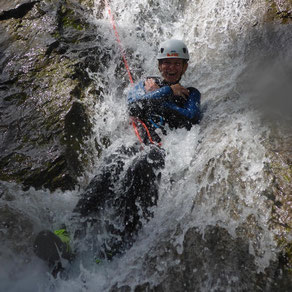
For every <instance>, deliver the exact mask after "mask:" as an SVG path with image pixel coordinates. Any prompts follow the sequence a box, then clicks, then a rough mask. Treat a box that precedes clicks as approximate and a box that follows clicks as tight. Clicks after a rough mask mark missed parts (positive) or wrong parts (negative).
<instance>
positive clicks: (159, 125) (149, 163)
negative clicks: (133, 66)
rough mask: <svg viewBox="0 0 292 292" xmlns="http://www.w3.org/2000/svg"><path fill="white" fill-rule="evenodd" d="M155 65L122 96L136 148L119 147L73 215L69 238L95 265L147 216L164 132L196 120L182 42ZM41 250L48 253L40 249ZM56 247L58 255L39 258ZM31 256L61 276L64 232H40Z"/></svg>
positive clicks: (68, 255)
mask: <svg viewBox="0 0 292 292" xmlns="http://www.w3.org/2000/svg"><path fill="white" fill-rule="evenodd" d="M157 59H158V69H159V71H160V73H161V78H159V77H149V78H146V80H144V81H140V82H139V83H138V84H136V85H135V86H134V87H133V88H132V90H131V91H130V92H129V95H128V109H129V114H130V117H131V122H132V125H133V127H134V130H135V133H136V135H137V137H138V140H139V143H140V146H139V143H136V144H135V145H133V146H131V147H125V146H121V147H120V148H118V149H117V150H116V151H114V152H113V153H112V154H111V155H110V156H109V157H106V158H105V160H104V161H103V162H102V163H101V168H100V169H99V170H98V173H97V175H96V176H95V177H94V178H93V180H92V181H91V182H90V184H89V185H88V187H87V188H86V190H85V192H84V193H83V194H82V195H81V197H80V199H79V201H78V203H77V205H76V207H75V208H74V210H73V216H72V218H73V219H72V220H73V221H74V222H75V223H74V226H76V230H75V232H74V238H76V239H77V242H79V243H80V242H81V241H80V239H81V238H85V239H86V244H87V245H88V249H91V250H92V253H93V254H95V255H96V258H97V261H99V260H100V259H108V260H110V259H111V258H112V257H113V256H115V255H117V254H121V253H123V252H124V251H125V250H126V249H128V248H129V247H131V246H132V244H133V242H134V240H135V237H136V235H137V232H138V230H139V229H140V228H141V227H142V225H143V223H144V222H145V221H147V220H149V219H150V218H151V217H152V216H153V206H155V205H156V204H157V200H158V187H159V179H160V176H161V170H162V169H163V168H164V163H165V151H164V149H163V147H162V145H161V140H162V139H161V137H162V135H166V134H167V130H168V129H170V130H172V129H177V128H186V129H188V130H189V129H190V128H191V127H192V125H193V124H196V123H198V122H199V121H200V118H201V112H200V92H199V91H198V90H197V89H196V88H194V87H184V86H182V85H181V84H180V80H181V78H182V76H183V74H184V73H185V72H186V70H187V68H188V61H189V53H188V49H187V47H186V45H185V44H184V42H183V41H181V40H176V39H172V40H168V41H166V42H164V43H162V44H161V46H160V48H159V52H158V56H157ZM141 145H142V147H141ZM58 232H59V234H58ZM58 235H59V237H58ZM60 235H61V236H62V237H63V238H61V237H60ZM48 237H50V238H51V239H50V240H47V238H48ZM54 241H55V242H56V243H54ZM60 241H62V242H63V246H62V243H61V242H60ZM46 244H48V245H50V247H48V248H45V247H44V245H46ZM77 245H78V244H77ZM56 247H57V249H58V252H44V250H53V249H54V248H55V249H56ZM76 249H77V250H78V247H77V248H76ZM80 249H81V248H80ZM34 250H35V253H36V254H37V255H38V256H39V257H41V258H42V259H44V260H45V261H47V262H48V263H49V265H50V267H51V268H52V273H53V275H57V273H58V272H59V271H62V270H63V267H62V264H61V260H60V256H61V257H62V258H65V259H68V260H69V261H72V260H73V259H74V256H72V254H73V252H70V248H69V247H68V235H67V236H66V229H61V233H60V230H59V231H57V232H55V234H54V233H52V232H50V231H47V230H46V231H42V232H40V233H39V234H38V236H37V238H36V240H35V244H34ZM52 254H53V256H52Z"/></svg>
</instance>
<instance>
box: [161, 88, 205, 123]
mask: <svg viewBox="0 0 292 292" xmlns="http://www.w3.org/2000/svg"><path fill="white" fill-rule="evenodd" d="M188 90H189V93H190V94H189V97H188V99H187V101H186V102H185V104H184V106H183V107H180V106H178V105H177V104H176V103H175V102H165V103H164V106H165V107H167V108H169V109H171V110H172V111H174V113H176V114H178V115H179V116H181V117H182V118H184V119H187V120H189V121H190V122H191V123H192V124H195V123H197V122H198V121H199V120H200V117H201V110H200V103H201V94H200V92H199V91H198V90H197V89H196V88H193V87H189V88H188Z"/></svg>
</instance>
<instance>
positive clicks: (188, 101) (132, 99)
mask: <svg viewBox="0 0 292 292" xmlns="http://www.w3.org/2000/svg"><path fill="white" fill-rule="evenodd" d="M157 59H158V69H159V71H160V73H161V76H162V78H163V79H162V81H160V80H159V79H158V78H147V79H146V80H145V82H139V83H138V84H137V85H136V86H135V87H134V89H133V90H132V91H131V92H130V94H129V97H128V104H129V112H130V115H131V116H134V117H135V119H134V122H133V123H134V127H137V128H138V127H139V130H140V131H139V132H138V131H137V135H138V137H139V138H140V140H142V141H143V142H144V143H146V144H149V142H150V143H152V142H151V140H152V141H153V142H156V143H160V141H161V138H160V136H159V135H158V134H157V132H159V131H158V130H157V129H160V132H161V131H162V133H164V134H166V131H165V125H166V124H168V126H169V127H170V128H183V127H185V128H187V129H188V130H189V129H190V128H191V126H192V124H195V123H198V122H199V120H200V92H199V91H198V90H197V89H195V88H193V87H189V88H185V87H183V86H182V85H181V84H180V83H179V82H180V80H181V78H182V76H183V74H184V73H185V72H186V70H187V68H188V60H189V53H188V49H187V47H186V45H185V44H184V43H183V42H182V41H180V40H169V41H166V42H164V43H163V44H161V46H160V49H159V53H158V56H157ZM148 131H149V132H148ZM141 135H142V137H141Z"/></svg>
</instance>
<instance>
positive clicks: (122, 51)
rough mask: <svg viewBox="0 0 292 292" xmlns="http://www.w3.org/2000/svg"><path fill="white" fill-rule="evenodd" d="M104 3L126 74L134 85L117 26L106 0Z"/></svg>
mask: <svg viewBox="0 0 292 292" xmlns="http://www.w3.org/2000/svg"><path fill="white" fill-rule="evenodd" d="M105 5H106V7H107V10H108V14H109V17H110V20H111V23H112V26H113V30H114V32H115V36H116V39H117V42H118V44H119V48H120V52H121V54H122V58H123V61H124V64H125V67H126V70H127V72H128V76H129V79H130V82H131V84H132V85H134V81H133V78H132V74H131V71H130V68H129V65H128V62H127V59H126V54H125V50H124V48H123V45H122V42H121V40H120V37H119V34H118V31H117V27H116V24H115V20H114V17H113V15H112V12H111V8H110V6H109V4H108V2H107V0H105Z"/></svg>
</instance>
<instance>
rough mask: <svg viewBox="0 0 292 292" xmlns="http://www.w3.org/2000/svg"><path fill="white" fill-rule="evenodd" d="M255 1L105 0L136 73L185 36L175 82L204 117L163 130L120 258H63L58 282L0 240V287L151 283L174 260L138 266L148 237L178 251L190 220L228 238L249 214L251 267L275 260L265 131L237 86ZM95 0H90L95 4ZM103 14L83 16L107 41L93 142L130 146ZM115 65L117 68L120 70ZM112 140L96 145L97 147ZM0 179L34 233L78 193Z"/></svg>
mask: <svg viewBox="0 0 292 292" xmlns="http://www.w3.org/2000/svg"><path fill="white" fill-rule="evenodd" d="M254 2H257V3H254ZM265 2H266V1H264V0H262V1H250V0H245V1H244V0H204V1H203V0H201V1H200V0H197V1H187V0H186V1H178V0H173V1H163V0H156V1H153V0H137V1H122V0H113V1H110V5H111V9H112V12H113V13H114V15H115V19H116V22H117V27H118V31H119V34H120V39H121V40H122V42H123V45H124V47H125V49H126V52H127V56H128V61H129V65H130V68H131V71H132V73H133V76H134V78H136V80H137V79H139V78H140V77H142V76H147V75H158V71H157V69H156V60H155V56H156V48H157V45H158V44H159V43H160V42H161V41H164V40H165V39H167V38H170V37H174V38H179V39H184V40H185V42H186V44H187V45H188V47H189V50H190V54H191V62H190V65H189V69H188V72H187V74H186V76H185V77H184V79H183V81H182V83H183V84H185V85H192V86H194V87H197V88H198V89H199V90H200V91H201V93H202V106H203V108H204V109H205V114H204V118H203V120H202V122H201V124H200V125H196V126H194V127H193V128H192V129H191V130H190V131H186V130H184V129H181V130H176V131H173V132H171V133H169V135H168V136H167V137H164V140H163V141H162V142H163V147H164V148H165V149H166V151H167V157H166V167H165V169H164V170H163V173H162V183H161V186H160V191H159V194H160V197H159V202H158V206H157V207H155V208H154V212H155V215H154V218H153V219H152V220H150V222H148V223H147V224H145V226H144V228H143V230H142V231H141V232H140V235H139V238H138V240H137V242H136V243H135V245H134V246H133V247H132V248H131V249H130V250H129V251H128V252H127V253H126V254H125V255H124V256H123V257H122V258H116V259H115V260H114V261H113V262H111V263H104V264H102V265H95V264H88V262H87V260H89V261H90V259H83V261H84V262H85V264H84V263H82V262H81V263H80V262H77V263H75V264H74V265H73V267H72V268H71V270H70V272H69V273H70V275H69V279H68V280H63V279H52V278H51V276H50V275H49V274H48V273H46V272H45V271H46V267H45V266H44V264H43V263H42V262H41V261H40V260H38V259H37V258H35V257H33V259H32V261H31V262H27V261H26V259H25V258H20V259H19V258H17V256H16V255H15V253H14V251H11V249H10V248H9V247H6V248H4V251H3V250H2V251H1V254H0V256H1V257H2V259H1V267H0V283H1V284H0V288H1V290H3V291H107V290H109V289H110V287H111V286H112V285H114V284H115V283H119V286H122V285H129V286H130V287H135V285H137V284H141V283H144V282H145V281H147V282H150V283H152V284H153V285H155V284H157V283H159V280H160V279H159V272H163V271H164V270H165V268H166V267H167V266H168V267H169V266H172V265H174V264H176V263H173V262H167V261H166V262H162V261H161V262H158V263H157V266H156V267H155V271H156V272H155V271H153V272H152V273H150V272H149V269H145V268H144V266H143V264H144V260H145V257H146V256H147V255H148V254H151V256H152V257H153V258H154V257H155V256H156V255H158V254H159V251H157V250H156V249H155V247H156V246H157V244H158V242H160V241H163V240H166V239H167V240H168V241H170V242H171V243H172V244H173V246H174V247H175V248H176V249H177V251H178V252H179V253H182V242H183V240H184V234H185V232H186V231H187V230H188V229H189V228H190V227H198V228H199V229H200V230H201V232H202V233H204V229H205V227H206V226H207V225H214V226H215V225H218V226H222V227H224V228H226V229H227V230H228V232H229V233H230V234H231V235H232V236H236V228H237V227H238V226H240V225H241V224H242V223H244V222H245V220H246V218H247V217H248V216H250V215H254V217H255V218H256V221H257V224H258V226H260V229H261V233H260V234H258V237H257V238H255V237H251V239H250V253H251V254H253V255H255V261H256V264H257V266H258V270H259V271H263V270H264V268H265V267H267V266H268V265H269V262H270V261H271V260H273V259H274V258H275V254H274V248H275V243H274V241H273V238H272V236H273V234H271V233H270V231H269V230H268V222H267V220H268V216H269V209H268V208H267V206H266V204H265V201H264V199H263V198H262V197H261V196H260V194H261V191H263V190H264V189H265V187H266V185H267V182H265V181H264V180H263V179H262V177H263V168H264V163H265V162H266V161H267V160H268V158H267V157H266V156H265V148H264V147H263V146H262V142H263V141H264V139H265V137H266V133H265V131H266V130H265V129H264V128H262V127H261V126H260V123H259V121H258V120H257V116H256V113H255V112H253V111H251V110H247V107H248V98H249V96H247V95H246V94H244V92H240V88H238V87H237V82H238V77H239V76H240V74H241V73H242V72H243V70H244V69H245V68H246V66H247V65H248V63H247V62H248V58H247V51H248V49H249V48H248V47H247V44H248V43H249V42H250V39H249V31H250V30H257V29H256V28H254V27H253V26H254V25H255V24H256V23H257V22H260V21H261V17H262V16H263V13H264V8H263V7H264V4H265ZM100 6H101V4H100V1H97V0H96V9H97V10H99V9H100ZM103 14H104V18H103V19H94V17H93V18H92V21H94V22H95V23H96V25H97V27H98V28H97V31H96V34H97V35H101V36H102V42H103V43H102V45H103V46H104V47H105V48H112V50H111V51H110V52H111V57H112V58H111V60H110V61H109V64H108V66H107V67H106V68H103V70H102V71H101V72H98V73H93V72H91V76H92V78H94V79H95V80H96V82H97V87H101V88H103V89H104V91H105V94H104V103H103V104H102V105H101V106H100V105H98V107H97V109H96V112H97V114H96V117H95V118H94V119H95V122H96V125H95V126H96V129H95V132H96V139H97V141H99V142H100V141H101V140H102V138H103V137H105V136H110V139H111V141H112V142H113V145H112V148H116V146H117V145H122V144H126V145H131V144H132V143H133V142H134V141H135V140H136V137H135V135H134V133H133V131H132V129H131V127H129V125H128V119H127V113H126V94H127V92H128V90H129V88H130V85H129V86H127V87H126V88H125V90H123V89H121V88H122V87H123V85H125V84H127V83H128V80H127V73H126V72H124V74H123V78H122V79H121V77H120V74H118V76H117V74H116V70H117V67H118V65H119V66H121V63H120V52H119V47H118V45H117V43H116V40H115V36H114V34H113V31H112V27H111V24H110V22H109V18H108V15H107V11H106V10H105V11H104V13H103ZM260 29H261V28H258V30H260ZM101 57H102V56H101ZM117 64H118V65H117ZM119 70H120V71H121V70H122V72H123V70H124V68H123V67H122V68H121V69H119ZM107 84H109V85H107ZM103 118H106V119H103ZM112 148H111V147H110V148H109V149H107V150H105V152H104V155H107V154H108V153H110V151H111V149H112ZM234 155H235V156H236V157H237V158H236V161H237V164H238V165H237V166H236V167H235V171H234V169H233V170H231V168H230V167H229V166H228V161H231V162H233V161H234V160H232V157H233V156H234ZM231 172H233V174H234V172H235V176H237V178H236V177H233V178H232V179H233V185H232V187H231V186H230V185H228V184H227V183H226V181H227V180H228V179H229V178H230V176H231V175H232V173H231ZM93 175H94V170H90V172H89V174H88V176H89V177H92V176H93ZM218 184H221V185H222V186H223V187H221V188H220V187H218ZM242 184H244V186H245V188H242V187H241V185H242ZM7 186H8V188H9V189H10V191H14V192H15V194H16V195H15V197H17V200H11V201H9V202H5V203H8V205H9V206H10V207H12V208H14V209H16V210H19V211H20V212H21V213H22V214H24V215H25V216H27V217H28V218H30V220H31V221H32V222H33V224H34V226H33V228H34V229H35V230H36V231H37V230H42V229H44V228H47V229H54V228H58V226H59V224H60V223H62V222H65V223H66V222H67V221H68V219H69V218H70V214H71V210H72V209H73V207H74V205H75V203H76V202H77V200H78V193H79V192H80V191H78V190H76V191H74V192H65V193H61V192H55V193H53V194H49V193H48V192H45V191H34V190H33V189H30V190H29V191H27V192H23V191H21V190H20V187H18V186H17V185H10V184H8V185H7ZM231 189H232V190H231ZM0 204H4V202H2V201H0ZM178 226H180V232H177V229H178ZM4 266H5V268H4ZM206 287H207V284H206ZM213 288H214V289H215V288H216V287H213ZM206 291H207V290H206Z"/></svg>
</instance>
